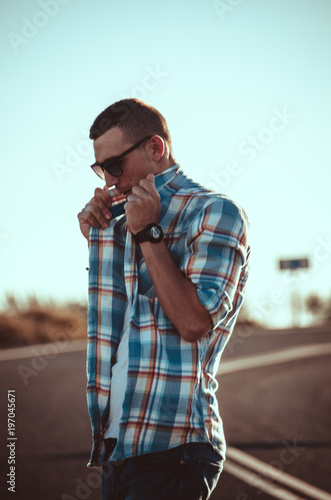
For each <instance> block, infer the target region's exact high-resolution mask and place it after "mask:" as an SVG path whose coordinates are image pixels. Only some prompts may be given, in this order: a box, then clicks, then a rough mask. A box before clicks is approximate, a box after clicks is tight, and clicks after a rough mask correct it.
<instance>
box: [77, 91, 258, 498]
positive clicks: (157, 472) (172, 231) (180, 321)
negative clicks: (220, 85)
mask: <svg viewBox="0 0 331 500" xmlns="http://www.w3.org/2000/svg"><path fill="white" fill-rule="evenodd" d="M90 138H91V139H93V141H94V151H95V159H96V163H94V164H93V165H92V168H93V170H94V171H95V172H96V173H97V174H98V175H99V176H100V177H101V178H102V179H104V180H105V183H106V186H105V189H103V190H102V189H99V188H97V189H96V190H95V192H94V197H93V198H92V199H91V201H90V202H89V203H88V204H87V205H86V206H85V208H84V209H83V210H82V212H80V214H78V219H79V223H80V228H81V231H82V233H83V235H84V236H85V238H87V239H88V242H89V252H90V260H89V315H88V353H87V376H88V383H87V399H88V406H89V412H90V418H91V424H92V432H93V450H92V454H91V459H90V462H89V464H88V465H89V466H90V467H94V466H103V475H102V491H103V499H104V500H110V499H114V498H116V499H121V500H124V499H126V500H128V499H130V500H142V499H144V500H147V499H151V500H152V499H153V500H155V498H156V496H157V498H158V499H160V500H161V498H162V499H165V500H173V499H175V498H182V499H190V500H197V499H207V498H209V496H210V493H211V491H212V490H213V489H214V487H215V485H216V483H217V480H218V478H219V475H220V473H221V470H222V464H223V460H224V458H225V440H224V434H223V427H222V420H221V418H220V415H219V413H218V405H217V400H216V396H215V392H216V389H217V382H216V380H215V376H216V373H217V368H218V365H219V361H220V358H221V354H222V351H223V349H224V347H225V344H226V342H227V341H228V339H229V337H230V334H231V332H232V330H233V327H234V324H235V321H236V318H237V316H238V312H239V309H240V307H241V304H242V301H243V298H244V291H245V286H246V280H247V275H248V257H249V246H248V243H247V226H248V222H247V218H246V215H245V213H244V211H243V210H242V209H241V208H240V207H239V206H238V205H236V204H235V203H234V202H233V201H231V200H230V199H229V198H227V197H226V196H224V195H220V194H216V193H214V192H211V191H208V190H207V189H205V188H203V187H202V186H200V185H199V184H197V183H195V182H194V181H192V180H191V179H189V178H188V177H187V176H186V175H185V174H184V173H183V171H182V170H181V169H180V168H179V166H178V165H177V164H176V162H175V160H174V157H173V152H172V145H171V138H170V134H169V131H168V128H167V124H166V121H165V119H164V117H163V116H162V115H161V114H160V113H159V112H158V111H157V110H156V109H155V108H153V107H152V106H149V105H147V104H145V103H144V102H142V101H139V100H137V99H124V100H122V101H118V102H117V103H114V104H113V105H111V106H110V107H108V108H107V109H106V110H104V111H103V112H102V113H101V114H100V115H99V116H98V117H97V118H96V120H95V121H94V123H93V125H92V127H91V130H90ZM111 187H113V188H112V189H110V190H109V188H111ZM107 190H109V191H107ZM121 202H125V203H124V206H122V204H121ZM122 207H123V208H122Z"/></svg>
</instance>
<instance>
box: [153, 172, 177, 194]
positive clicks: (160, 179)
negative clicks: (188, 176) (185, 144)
mask: <svg viewBox="0 0 331 500" xmlns="http://www.w3.org/2000/svg"><path fill="white" fill-rule="evenodd" d="M178 171H179V165H173V166H172V167H169V168H167V170H164V172H161V174H158V175H156V176H155V187H156V189H157V191H158V193H160V191H162V189H163V188H164V187H165V186H166V185H167V184H169V182H170V181H172V179H174V178H175V177H176V175H177V174H178Z"/></svg>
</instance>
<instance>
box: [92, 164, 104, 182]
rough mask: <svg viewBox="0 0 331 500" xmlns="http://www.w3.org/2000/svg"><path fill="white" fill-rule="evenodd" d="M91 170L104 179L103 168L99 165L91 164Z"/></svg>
mask: <svg viewBox="0 0 331 500" xmlns="http://www.w3.org/2000/svg"><path fill="white" fill-rule="evenodd" d="M92 168H93V171H94V172H95V173H96V174H97V176H98V177H100V178H101V179H103V180H105V174H104V171H103V169H102V168H101V167H100V165H93V167H92Z"/></svg>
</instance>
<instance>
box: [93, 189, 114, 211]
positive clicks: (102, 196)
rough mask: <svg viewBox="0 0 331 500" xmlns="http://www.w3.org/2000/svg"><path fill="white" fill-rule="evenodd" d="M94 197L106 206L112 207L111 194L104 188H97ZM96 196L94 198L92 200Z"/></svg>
mask: <svg viewBox="0 0 331 500" xmlns="http://www.w3.org/2000/svg"><path fill="white" fill-rule="evenodd" d="M94 198H95V199H96V201H99V200H100V202H102V203H103V204H104V205H106V207H110V206H111V197H110V196H109V194H108V193H107V192H106V191H105V190H104V189H101V188H96V189H95V190H94ZM94 198H92V200H93V199H94ZM92 200H91V201H92ZM90 203H91V202H90Z"/></svg>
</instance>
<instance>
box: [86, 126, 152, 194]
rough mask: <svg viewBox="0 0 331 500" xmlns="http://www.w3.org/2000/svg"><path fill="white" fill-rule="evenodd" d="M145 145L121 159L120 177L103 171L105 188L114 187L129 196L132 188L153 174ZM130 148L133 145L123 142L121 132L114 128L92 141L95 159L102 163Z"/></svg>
mask: <svg viewBox="0 0 331 500" xmlns="http://www.w3.org/2000/svg"><path fill="white" fill-rule="evenodd" d="M146 144H147V141H146V143H144V144H143V145H142V146H141V147H139V148H138V149H135V150H134V151H132V152H131V153H129V154H128V155H127V156H125V157H124V158H123V160H122V162H121V167H122V170H123V174H122V175H121V176H120V177H114V176H112V175H110V174H109V173H108V172H106V171H105V181H106V185H107V187H111V186H115V187H116V189H117V191H118V192H119V193H122V194H124V196H125V197H126V196H128V195H129V194H130V192H131V190H132V188H133V186H136V185H138V184H139V182H140V181H141V179H145V178H146V176H147V174H149V173H155V172H154V165H153V161H151V158H150V157H149V155H148V153H147V152H146V150H145V148H144V146H146ZM131 146H133V143H129V142H127V141H125V139H124V136H123V132H122V130H121V129H120V128H118V127H114V128H112V129H110V130H108V131H107V132H105V133H104V134H103V135H102V136H101V137H99V138H98V139H95V140H94V154H95V159H96V161H97V162H99V163H102V162H104V161H105V160H107V159H108V158H112V157H114V156H119V155H120V154H122V153H123V152H124V151H125V150H127V149H129V148H130V147H131Z"/></svg>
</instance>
